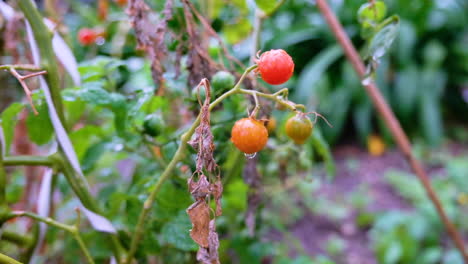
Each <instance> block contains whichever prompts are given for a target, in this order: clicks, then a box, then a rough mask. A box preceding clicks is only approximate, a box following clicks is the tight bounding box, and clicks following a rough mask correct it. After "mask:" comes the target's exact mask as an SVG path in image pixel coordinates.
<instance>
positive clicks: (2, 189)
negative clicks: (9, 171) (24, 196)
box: [0, 140, 7, 212]
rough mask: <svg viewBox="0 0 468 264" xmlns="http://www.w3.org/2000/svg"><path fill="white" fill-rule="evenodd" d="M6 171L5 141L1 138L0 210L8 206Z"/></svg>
mask: <svg viewBox="0 0 468 264" xmlns="http://www.w3.org/2000/svg"><path fill="white" fill-rule="evenodd" d="M6 203H7V202H6V172H5V167H4V161H3V142H2V141H1V140H0V212H1V211H3V209H4V208H2V207H6V206H7V204H6Z"/></svg>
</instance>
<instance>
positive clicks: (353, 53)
mask: <svg viewBox="0 0 468 264" xmlns="http://www.w3.org/2000/svg"><path fill="white" fill-rule="evenodd" d="M316 3H317V6H318V7H319V9H320V11H321V13H322V14H323V16H324V17H325V20H326V21H327V23H328V25H329V26H330V28H331V30H332V31H333V33H334V34H335V37H336V38H337V40H338V42H339V43H340V45H341V46H342V48H343V50H344V52H345V54H346V57H347V58H348V60H349V61H350V62H351V64H352V65H353V67H354V70H355V71H356V72H357V74H358V75H359V77H361V78H364V76H365V71H366V69H365V65H364V63H363V61H362V60H361V58H360V57H359V54H358V52H357V50H356V48H355V47H354V46H353V44H352V43H351V40H350V39H349V37H348V36H347V35H346V32H345V31H344V29H343V26H342V25H341V23H340V22H339V21H338V19H337V18H336V16H335V14H334V13H333V11H332V10H331V9H330V7H329V6H328V4H327V1H326V0H316ZM364 88H365V89H366V91H367V93H368V94H369V96H370V97H371V99H372V101H373V103H374V105H375V107H376V108H377V111H378V112H379V114H380V115H381V117H382V118H383V119H384V121H385V123H386V124H387V127H388V128H389V129H390V131H391V133H392V135H393V138H394V139H395V141H396V143H397V144H398V146H399V147H400V149H401V151H402V152H403V154H404V156H405V158H406V160H407V161H408V163H409V164H410V165H411V168H412V169H413V171H414V172H415V174H416V176H417V177H418V179H419V181H420V182H421V184H422V185H423V187H424V189H425V190H426V193H427V195H428V196H429V199H430V200H431V202H432V203H433V205H434V207H435V209H436V210H437V213H438V214H439V217H440V219H441V220H442V222H443V223H444V225H445V228H446V229H447V231H448V234H449V236H450V237H451V239H452V240H453V242H454V243H455V245H456V246H457V248H458V250H459V251H460V253H461V254H462V255H463V258H464V260H465V263H468V253H467V252H466V250H465V246H464V244H463V240H462V238H461V236H460V234H459V233H458V231H457V229H456V227H455V225H454V224H453V223H452V222H451V221H450V219H449V218H448V216H447V214H446V213H445V210H444V208H443V206H442V204H441V202H440V200H439V198H438V197H437V194H436V193H435V192H434V190H433V189H432V186H431V183H430V180H429V177H428V176H427V174H426V172H425V171H424V169H423V167H422V165H421V163H420V162H419V161H418V160H416V158H415V157H414V156H413V154H412V152H411V144H410V142H409V140H408V137H407V136H406V134H405V132H404V131H403V129H402V128H401V126H400V123H399V122H398V120H397V119H396V117H395V115H394V114H393V112H392V110H391V109H390V107H389V106H388V104H387V102H386V101H385V99H384V98H383V96H382V94H381V93H380V90H379V89H378V88H377V85H376V84H375V83H373V82H371V83H369V84H367V85H365V86H364Z"/></svg>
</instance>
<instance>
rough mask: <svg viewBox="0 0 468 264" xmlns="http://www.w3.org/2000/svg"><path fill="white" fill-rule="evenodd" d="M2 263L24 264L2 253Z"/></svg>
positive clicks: (0, 260) (0, 256) (0, 261)
mask: <svg viewBox="0 0 468 264" xmlns="http://www.w3.org/2000/svg"><path fill="white" fill-rule="evenodd" d="M0 263H4V264H23V263H21V262H19V261H17V260H15V259H13V258H10V257H9V256H7V255H4V254H2V253H0Z"/></svg>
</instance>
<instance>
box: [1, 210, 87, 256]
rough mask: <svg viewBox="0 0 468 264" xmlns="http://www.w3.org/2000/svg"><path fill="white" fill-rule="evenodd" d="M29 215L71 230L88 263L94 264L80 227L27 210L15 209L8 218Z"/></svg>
mask: <svg viewBox="0 0 468 264" xmlns="http://www.w3.org/2000/svg"><path fill="white" fill-rule="evenodd" d="M23 216H25V217H29V218H31V219H33V220H36V221H39V222H43V223H46V224H47V225H50V226H54V227H57V228H59V229H62V230H65V231H67V232H69V233H70V234H71V235H72V236H73V237H74V238H75V239H76V241H77V242H78V245H79V246H80V248H81V250H82V251H83V254H84V255H85V257H86V260H87V261H88V263H90V264H94V260H93V258H92V257H91V254H89V250H88V248H87V247H86V245H85V244H84V242H83V239H82V238H81V235H80V231H79V230H78V227H76V226H74V225H73V226H72V225H67V224H63V223H60V222H58V221H56V220H54V219H52V218H50V217H42V216H40V215H37V214H33V213H30V212H25V211H13V212H11V213H10V214H9V216H8V218H10V219H11V218H15V217H23Z"/></svg>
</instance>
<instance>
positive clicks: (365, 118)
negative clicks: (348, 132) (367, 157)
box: [353, 99, 372, 143]
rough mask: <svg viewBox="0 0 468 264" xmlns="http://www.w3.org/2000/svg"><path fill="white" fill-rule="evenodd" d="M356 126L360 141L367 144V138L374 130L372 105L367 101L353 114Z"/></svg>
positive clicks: (356, 107)
mask: <svg viewBox="0 0 468 264" xmlns="http://www.w3.org/2000/svg"><path fill="white" fill-rule="evenodd" d="M353 117H354V119H353V121H354V126H355V127H356V130H357V133H358V135H359V139H360V140H361V142H362V143H366V141H367V136H369V134H370V133H371V130H372V104H371V102H370V101H369V100H368V99H367V100H366V101H365V102H361V103H359V104H357V105H356V106H355V110H354V113H353Z"/></svg>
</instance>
